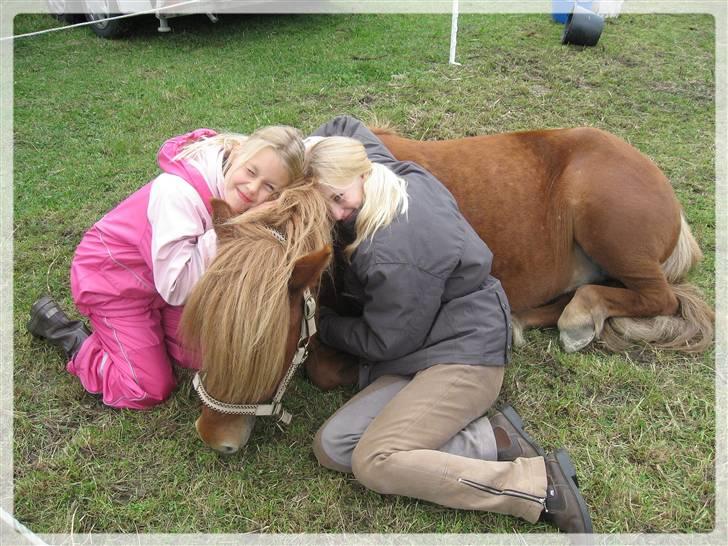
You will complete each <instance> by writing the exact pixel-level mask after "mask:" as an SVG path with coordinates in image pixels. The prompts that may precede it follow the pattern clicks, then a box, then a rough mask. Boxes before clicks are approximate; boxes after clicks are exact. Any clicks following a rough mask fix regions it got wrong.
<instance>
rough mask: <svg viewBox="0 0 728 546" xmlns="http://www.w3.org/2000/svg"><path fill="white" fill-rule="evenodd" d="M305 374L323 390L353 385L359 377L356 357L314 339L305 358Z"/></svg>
mask: <svg viewBox="0 0 728 546" xmlns="http://www.w3.org/2000/svg"><path fill="white" fill-rule="evenodd" d="M305 366H306V376H307V377H308V378H309V380H310V381H311V383H313V384H314V385H316V386H317V387H318V388H319V389H321V390H323V391H329V390H331V389H335V388H336V387H342V386H349V385H355V384H356V382H357V380H358V378H359V366H358V362H357V359H356V358H354V357H353V356H351V355H349V354H346V353H342V352H339V351H337V350H336V349H333V348H331V347H329V346H327V345H324V344H323V343H321V342H319V341H318V340H316V342H315V343H313V346H312V347H311V348H310V349H309V356H308V358H307V359H306V364H305Z"/></svg>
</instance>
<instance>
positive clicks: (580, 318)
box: [306, 127, 714, 389]
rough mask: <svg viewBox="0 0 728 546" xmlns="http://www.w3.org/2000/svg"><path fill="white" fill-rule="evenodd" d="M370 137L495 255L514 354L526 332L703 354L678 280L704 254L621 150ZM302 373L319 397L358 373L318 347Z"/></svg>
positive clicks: (506, 138) (562, 136) (645, 167)
mask: <svg viewBox="0 0 728 546" xmlns="http://www.w3.org/2000/svg"><path fill="white" fill-rule="evenodd" d="M373 132H374V133H375V134H376V135H377V136H378V137H379V138H380V139H381V140H382V142H383V143H384V144H385V145H386V146H387V148H388V149H389V150H390V151H391V152H392V153H393V155H394V156H395V157H396V158H397V159H399V160H405V161H413V162H415V163H418V164H420V165H422V166H424V167H425V168H427V169H428V170H429V171H430V172H431V173H433V174H434V175H435V177H436V178H438V179H439V180H440V181H441V182H442V183H443V184H444V185H445V186H446V187H447V188H448V189H449V190H450V192H451V193H452V194H453V196H454V197H455V199H456V201H457V203H458V206H459V208H460V210H461V211H462V213H463V215H464V216H465V218H466V219H467V220H468V222H469V223H470V224H471V225H472V226H473V228H474V229H475V231H476V232H477V233H478V235H480V237H481V238H482V239H483V240H484V241H485V242H486V243H487V244H488V247H489V248H490V249H491V250H492V251H493V271H492V273H493V276H494V277H495V278H497V279H499V280H500V281H501V283H502V284H503V287H504V289H505V291H506V294H507V295H508V300H509V302H510V305H511V310H512V313H513V326H514V344H515V345H516V346H518V345H521V344H523V343H524V337H523V330H524V329H526V328H533V327H549V326H558V328H559V331H560V339H561V342H562V344H563V346H564V348H565V350H566V351H568V352H573V351H578V350H580V349H583V348H584V347H586V346H587V345H589V344H590V343H591V342H592V341H593V340H595V339H598V340H600V341H601V342H602V344H603V345H604V346H605V347H606V348H608V349H610V350H612V351H622V350H624V349H626V348H628V347H629V346H630V345H633V344H640V343H648V344H651V345H654V346H656V347H660V348H665V349H672V350H677V351H684V352H688V353H698V352H702V351H704V350H706V349H707V348H708V347H710V345H711V343H712V340H713V320H714V313H713V310H712V309H711V308H710V307H709V306H708V304H706V303H705V301H704V300H703V298H702V296H701V295H700V293H699V291H698V289H697V288H696V287H695V286H693V285H691V284H689V283H687V282H685V281H684V278H685V276H686V275H687V273H688V271H689V270H690V269H691V268H692V267H693V266H694V265H695V264H696V263H697V262H698V261H699V260H700V259H701V258H702V253H701V251H700V248H699V247H698V244H697V242H696V241H695V238H694V237H693V235H692V234H691V232H690V227H689V226H688V224H687V222H686V220H685V217H684V214H683V213H682V208H681V206H680V204H679V203H678V201H677V198H676V197H675V193H674V192H673V190H672V187H671V186H670V183H669V181H668V180H667V178H666V177H665V175H664V174H663V173H662V172H661V171H660V169H659V168H658V167H657V166H656V165H655V164H654V163H653V162H652V161H651V160H650V159H649V158H648V157H646V156H645V155H644V154H642V153H641V152H639V151H638V150H636V149H635V148H634V147H632V146H631V145H629V144H627V143H626V142H624V141H623V140H621V139H619V138H617V137H616V136H614V135H612V134H610V133H607V132H605V131H601V130H599V129H593V128H588V127H582V128H575V129H557V130H544V131H528V132H518V133H505V134H495V135H488V136H475V137H467V138H462V139H456V140H444V141H429V142H428V141H418V140H411V139H407V138H404V137H401V136H398V135H397V134H395V133H393V132H392V131H391V130H389V129H383V128H374V129H373ZM346 305H347V302H346V301H342V299H341V298H340V299H339V301H338V302H337V306H338V308H339V311H340V312H342V313H344V314H346V310H345V309H342V306H343V307H344V308H345V307H346ZM306 372H307V374H308V375H309V377H310V378H311V380H312V381H313V382H314V383H315V384H316V385H318V386H319V387H320V388H322V389H330V388H334V387H336V386H338V385H342V384H351V383H353V382H354V381H355V379H356V376H357V372H356V368H355V362H354V360H353V359H351V358H348V357H347V356H346V355H342V354H341V353H337V352H336V351H334V350H333V349H330V348H326V347H321V348H320V350H318V351H317V352H316V354H315V357H312V358H309V360H308V362H307V363H306Z"/></svg>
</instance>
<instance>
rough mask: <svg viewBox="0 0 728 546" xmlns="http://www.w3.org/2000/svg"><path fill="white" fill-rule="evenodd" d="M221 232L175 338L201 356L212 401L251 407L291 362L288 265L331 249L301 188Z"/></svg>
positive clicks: (323, 223)
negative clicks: (278, 235)
mask: <svg viewBox="0 0 728 546" xmlns="http://www.w3.org/2000/svg"><path fill="white" fill-rule="evenodd" d="M223 227H224V228H225V229H226V232H227V233H229V234H228V235H226V236H225V237H224V238H221V237H220V236H218V249H217V255H216V257H215V260H214V261H213V263H212V264H211V265H210V267H209V269H208V270H207V271H206V272H205V274H204V275H203V277H202V278H201V279H200V281H199V282H198V283H197V285H196V286H195V288H194V289H193V291H192V293H191V294H190V296H189V298H188V299H187V302H186V304H185V310H184V313H183V315H182V322H181V325H180V333H181V335H182V339H183V340H184V342H185V345H186V346H187V347H188V348H189V349H190V350H193V351H195V352H197V353H198V355H199V357H200V358H201V360H202V370H203V372H204V373H205V379H204V383H205V388H206V389H207V390H208V391H209V392H210V393H211V394H212V395H213V396H215V397H216V398H217V399H218V400H221V401H224V402H231V403H256V402H260V401H263V400H266V399H269V398H270V397H271V396H272V394H273V392H274V390H275V388H276V387H277V385H278V383H279V382H280V380H281V378H282V376H283V375H284V373H285V371H286V370H287V369H288V366H289V365H290V364H291V363H290V362H286V361H285V351H286V340H287V338H288V329H289V324H290V308H289V299H288V297H289V296H288V294H289V292H288V282H289V279H290V278H291V274H292V272H293V267H294V265H295V262H296V260H298V259H299V258H301V257H303V256H305V255H307V254H309V253H311V252H314V251H316V250H320V249H321V248H323V247H324V246H325V245H330V244H331V223H330V220H329V216H328V211H327V206H326V202H325V200H324V198H323V197H322V196H321V194H320V193H319V192H318V191H316V190H315V189H314V188H313V186H312V184H310V183H305V184H302V185H299V186H297V187H294V188H290V189H287V190H284V191H283V192H282V194H281V197H280V198H279V199H278V200H277V201H276V202H275V203H274V204H273V205H272V206H270V207H268V208H264V210H261V211H257V210H254V211H251V212H248V213H246V214H243V215H240V216H237V217H234V218H231V219H230V220H228V221H227V222H226V223H225V224H224V225H223ZM269 228H274V229H276V230H278V231H279V232H280V233H281V234H282V235H283V236H284V237H285V242H281V241H280V240H279V239H278V238H276V236H275V235H274V234H273V233H272V232H271V231H270V229H269ZM219 233H220V231H218V234H219Z"/></svg>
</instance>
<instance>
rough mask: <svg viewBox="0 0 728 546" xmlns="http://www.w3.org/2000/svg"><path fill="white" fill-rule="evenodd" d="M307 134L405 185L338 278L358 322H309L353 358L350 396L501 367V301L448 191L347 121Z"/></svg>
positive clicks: (506, 334)
mask: <svg viewBox="0 0 728 546" xmlns="http://www.w3.org/2000/svg"><path fill="white" fill-rule="evenodd" d="M314 135H320V136H334V135H340V136H347V137H353V138H356V139H357V140H359V141H361V142H362V143H363V144H364V146H365V148H366V151H367V155H368V156H369V159H370V160H371V161H373V162H375V163H381V164H383V165H386V166H387V167H389V168H390V169H392V170H393V171H394V172H395V173H397V175H399V176H401V177H402V178H404V179H405V180H406V181H407V193H408V195H409V210H408V212H407V214H406V215H400V216H398V217H397V218H395V220H394V221H393V222H392V223H391V224H390V225H389V226H388V227H386V228H383V229H380V230H379V231H378V232H377V233H375V234H374V236H373V237H371V238H370V239H367V240H365V241H363V242H362V243H361V245H359V247H358V248H357V249H356V251H355V252H354V254H353V255H352V258H351V263H350V265H349V270H348V271H347V272H346V275H345V279H346V281H345V282H346V286H345V289H346V291H347V292H348V293H351V294H356V295H358V299H359V300H360V303H361V306H362V313H361V316H356V317H344V316H339V315H336V314H335V313H331V312H329V313H322V315H321V317H320V321H319V336H320V339H321V341H323V342H324V343H326V344H327V345H330V346H332V347H334V348H336V349H339V350H342V351H345V352H347V353H350V354H353V355H356V356H358V357H360V359H361V365H360V374H359V387H360V388H364V387H365V386H366V385H368V384H369V383H370V382H372V381H373V380H374V379H376V378H377V377H380V376H382V375H385V374H401V375H410V374H414V373H416V372H418V371H420V370H423V369H426V368H429V367H430V366H434V365H436V364H473V365H485V366H503V365H505V364H506V363H507V362H508V360H509V356H510V346H511V317H510V307H509V305H508V300H507V298H506V295H505V292H504V291H503V288H502V287H501V284H500V281H498V280H497V279H495V278H494V277H492V276H491V275H490V269H491V264H492V261H493V254H492V253H491V252H490V250H489V249H488V247H487V246H486V245H485V243H484V242H483V241H482V240H481V239H480V238H479V237H478V235H477V234H476V233H475V231H474V230H473V228H472V227H470V224H468V222H467V221H466V220H465V219H464V218H463V216H462V215H461V214H460V211H459V210H458V207H457V204H456V203H455V199H454V198H453V196H452V195H451V194H450V192H449V191H448V190H447V189H446V188H445V187H444V186H443V185H442V184H441V183H440V182H439V181H438V180H437V179H436V178H435V177H434V176H432V175H431V174H430V173H429V172H428V171H426V170H425V169H424V168H422V167H420V166H419V165H417V164H415V163H412V162H405V161H397V160H395V159H394V157H393V156H392V155H391V154H390V152H389V151H388V150H387V148H386V147H385V146H384V144H382V142H381V141H380V140H379V139H378V138H377V137H376V136H375V135H374V134H373V133H372V132H371V131H370V130H369V129H367V128H366V127H365V126H364V125H363V124H362V123H361V122H360V121H359V120H357V119H355V118H352V117H349V116H340V117H337V118H335V119H334V120H332V121H330V122H329V123H327V124H325V125H323V126H322V127H320V128H319V129H318V130H317V131H316V132H315V133H314ZM365 198H366V197H365ZM485 212H486V213H487V211H485Z"/></svg>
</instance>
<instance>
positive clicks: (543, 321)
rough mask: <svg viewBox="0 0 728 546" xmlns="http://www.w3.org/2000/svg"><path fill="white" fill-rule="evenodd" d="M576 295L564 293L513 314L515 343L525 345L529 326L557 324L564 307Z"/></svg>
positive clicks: (545, 326) (542, 326) (540, 326)
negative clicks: (525, 335)
mask: <svg viewBox="0 0 728 546" xmlns="http://www.w3.org/2000/svg"><path fill="white" fill-rule="evenodd" d="M573 297H574V292H569V293H568V294H563V295H561V296H559V297H558V298H556V299H555V300H553V301H551V302H549V303H547V304H545V305H541V306H540V307H534V308H533V309H524V310H522V311H519V312H518V313H514V314H513V343H514V345H516V347H520V346H521V345H524V344H525V342H526V340H525V339H524V337H523V332H524V331H525V330H527V329H528V328H549V327H552V326H556V324H557V322H558V320H559V317H560V316H561V313H562V312H563V311H564V308H565V307H566V306H567V304H568V303H569V302H570V301H571V298H573Z"/></svg>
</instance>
